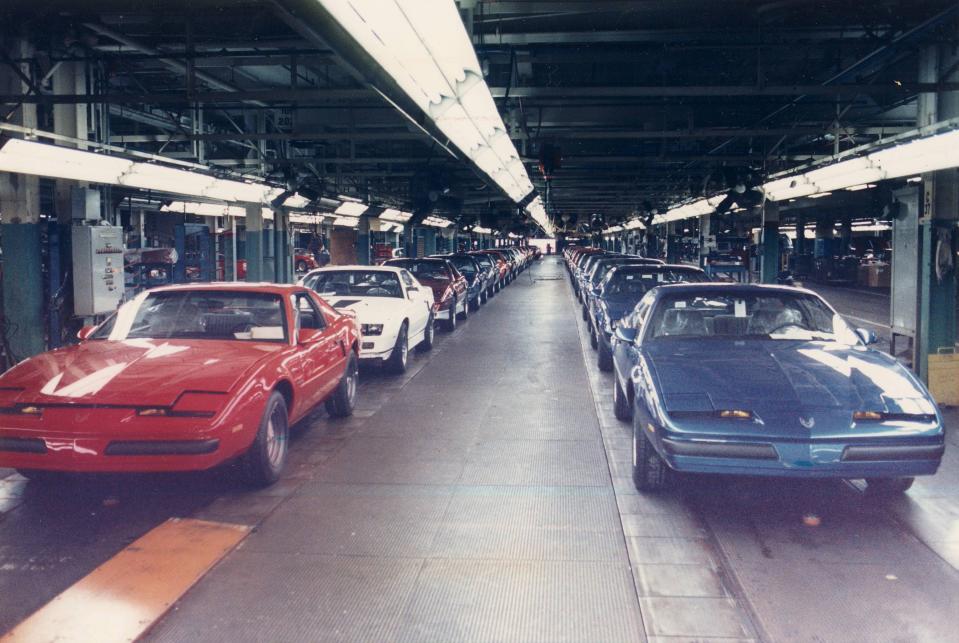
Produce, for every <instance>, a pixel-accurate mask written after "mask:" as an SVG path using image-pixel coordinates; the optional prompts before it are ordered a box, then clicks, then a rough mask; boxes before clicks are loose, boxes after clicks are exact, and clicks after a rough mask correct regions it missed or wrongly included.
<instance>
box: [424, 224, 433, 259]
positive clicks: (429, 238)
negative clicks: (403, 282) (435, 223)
mask: <svg viewBox="0 0 959 643" xmlns="http://www.w3.org/2000/svg"><path fill="white" fill-rule="evenodd" d="M435 254H436V228H423V255H424V256H427V257H428V256H430V255H435Z"/></svg>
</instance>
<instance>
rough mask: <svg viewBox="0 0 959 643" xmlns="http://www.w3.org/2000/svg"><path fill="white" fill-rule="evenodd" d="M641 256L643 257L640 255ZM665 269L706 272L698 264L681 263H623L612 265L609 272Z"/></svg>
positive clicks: (662, 270) (661, 270) (621, 272)
mask: <svg viewBox="0 0 959 643" xmlns="http://www.w3.org/2000/svg"><path fill="white" fill-rule="evenodd" d="M641 258H643V257H641ZM666 270H689V271H692V272H701V273H703V274H706V273H705V271H704V270H703V269H702V268H700V267H698V266H687V265H685V264H681V263H625V264H623V265H620V266H614V267H613V269H612V270H610V273H612V272H613V271H616V274H623V273H627V272H649V271H653V272H656V271H660V272H664V271H666Z"/></svg>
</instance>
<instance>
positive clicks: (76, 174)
mask: <svg viewBox="0 0 959 643" xmlns="http://www.w3.org/2000/svg"><path fill="white" fill-rule="evenodd" d="M171 160H172V159H171ZM0 171H5V172H12V173H15V174H33V175H37V176H49V177H53V178H58V179H68V180H73V181H88V182H90V183H103V184H106V185H123V186H127V187H131V188H139V189H142V190H154V191H157V192H167V193H170V194H181V195H185V196H192V197H201V198H207V199H215V200H219V201H227V202H233V203H236V202H247V203H268V202H269V198H268V197H269V195H270V194H272V193H273V192H275V191H276V190H278V189H279V188H275V187H273V186H270V185H267V184H266V183H248V182H245V181H236V180H232V179H219V178H216V177H215V176H211V175H209V174H202V173H200V172H194V171H192V170H187V169H181V168H176V167H168V166H165V165H159V164H157V163H152V162H150V163H148V162H144V161H133V160H130V159H125V158H120V157H115V156H108V155H106V154H98V153H95V152H84V151H81V150H75V149H71V148H68V147H62V146H59V145H49V144H47V143H38V142H36V141H26V140H21V139H10V140H8V141H7V142H6V143H4V144H3V146H2V147H0Z"/></svg>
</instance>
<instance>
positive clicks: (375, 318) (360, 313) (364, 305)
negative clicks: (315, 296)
mask: <svg viewBox="0 0 959 643" xmlns="http://www.w3.org/2000/svg"><path fill="white" fill-rule="evenodd" d="M327 302H328V303H329V304H330V305H331V306H333V308H336V309H337V310H339V311H345V310H348V311H352V312H353V313H354V314H355V315H356V319H357V321H358V322H359V323H361V324H376V323H380V322H382V321H385V320H387V319H389V317H390V316H392V315H395V314H396V311H397V310H398V306H397V304H398V303H401V302H402V300H401V299H400V298H399V297H354V296H352V295H342V296H335V297H328V298H327Z"/></svg>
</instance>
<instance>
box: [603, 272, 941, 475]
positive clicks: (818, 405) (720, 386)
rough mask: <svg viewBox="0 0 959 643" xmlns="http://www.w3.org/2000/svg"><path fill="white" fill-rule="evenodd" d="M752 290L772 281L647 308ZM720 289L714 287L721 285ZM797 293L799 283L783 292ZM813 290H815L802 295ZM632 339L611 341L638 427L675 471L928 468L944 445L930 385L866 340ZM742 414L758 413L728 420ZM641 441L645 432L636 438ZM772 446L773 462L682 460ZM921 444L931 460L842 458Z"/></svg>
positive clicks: (652, 296) (657, 293)
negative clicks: (723, 413)
mask: <svg viewBox="0 0 959 643" xmlns="http://www.w3.org/2000/svg"><path fill="white" fill-rule="evenodd" d="M679 288H682V289H687V290H689V291H693V290H694V289H703V291H704V292H709V291H708V290H707V289H709V288H712V289H713V290H712V292H714V293H715V292H723V293H735V292H743V293H748V292H750V291H751V292H753V293H755V292H756V289H763V288H765V289H770V288H776V287H772V286H731V285H726V284H701V285H700V284H688V285H687V284H680V285H668V286H662V287H660V288H656V289H654V290H653V291H650V293H649V294H648V295H647V297H649V301H648V302H647V301H646V298H644V300H643V301H642V302H641V304H640V305H645V304H649V306H650V308H649V310H650V315H652V314H654V312H655V306H656V305H657V303H658V300H659V299H660V298H661V297H662V296H663V294H664V293H665V292H668V291H669V290H673V289H679ZM717 288H718V289H720V290H718V291H717V290H716V289H717ZM779 289H780V290H787V291H790V290H791V291H793V292H795V291H799V289H789V288H779ZM800 292H803V293H806V294H809V295H811V296H813V297H817V295H815V294H814V293H811V292H809V291H800ZM647 330H648V329H644V328H640V330H639V335H638V337H637V341H636V342H626V341H624V340H622V339H618V338H617V339H615V340H614V342H613V353H614V364H615V368H614V372H615V375H616V378H617V382H618V383H620V384H621V385H627V386H631V387H632V390H631V391H630V392H629V395H630V397H631V398H632V399H633V400H634V405H633V413H634V414H635V415H636V417H635V418H634V426H637V427H640V430H645V436H646V437H647V438H648V439H649V440H650V442H651V444H652V445H653V447H654V448H655V449H656V451H657V453H658V454H659V455H660V457H662V458H663V460H665V461H666V463H667V464H668V465H669V466H670V467H671V468H673V469H675V470H678V471H687V472H695V473H730V474H738V475H770V476H793V477H839V478H881V477H908V476H916V475H930V474H933V473H935V472H936V470H937V468H938V467H939V463H940V460H941V457H942V450H943V448H944V444H945V442H944V432H943V421H942V416H941V415H940V413H939V410H938V408H937V407H936V404H935V402H934V401H933V400H932V398H931V396H930V395H929V393H928V391H927V390H926V388H925V387H924V386H923V384H922V383H921V382H920V381H919V380H918V379H916V377H915V376H913V374H912V373H910V372H909V371H908V370H907V369H905V368H904V367H903V366H902V365H901V364H899V363H898V362H897V361H896V360H895V359H894V358H893V357H891V356H889V355H886V354H884V353H881V352H879V351H875V350H872V349H870V348H868V347H866V346H864V345H856V346H847V345H844V344H839V343H838V342H825V341H799V340H790V341H783V340H762V339H754V340H749V341H741V340H737V339H735V338H730V339H725V338H688V339H687V338H673V339H670V340H668V341H650V340H649V339H647V338H646V337H644V335H645V331H647ZM721 409H741V410H747V411H750V412H752V413H753V414H754V418H753V419H746V420H740V419H723V418H719V417H716V416H715V415H714V412H715V411H718V410H721ZM856 411H884V412H888V413H908V414H928V415H929V419H928V420H921V421H920V420H918V419H914V420H905V419H896V420H887V421H865V422H863V421H856V420H854V419H853V413H854V412H856ZM637 439H642V436H637ZM703 445H706V446H709V447H712V446H715V445H730V446H737V447H741V446H744V445H746V446H748V445H752V446H757V445H758V446H760V447H762V448H768V447H770V446H771V447H772V448H773V449H775V455H774V456H773V457H771V458H766V459H763V458H755V457H749V458H743V457H717V456H716V455H709V456H702V455H683V454H680V453H679V452H680V451H684V450H687V449H686V448H684V447H689V446H693V447H701V446H703ZM850 447H852V448H855V447H879V448H880V449H882V448H886V449H888V448H916V449H917V450H921V451H923V452H925V455H924V456H923V457H913V458H905V459H901V458H882V457H877V458H876V459H872V460H869V461H850V460H843V454H844V453H845V452H846V450H847V449H848V448H850Z"/></svg>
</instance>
